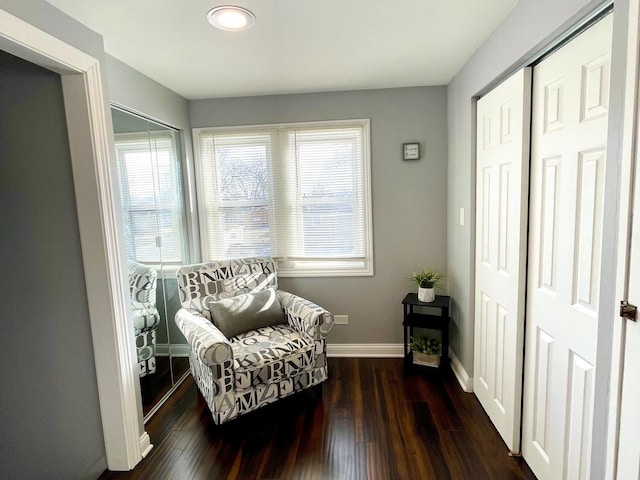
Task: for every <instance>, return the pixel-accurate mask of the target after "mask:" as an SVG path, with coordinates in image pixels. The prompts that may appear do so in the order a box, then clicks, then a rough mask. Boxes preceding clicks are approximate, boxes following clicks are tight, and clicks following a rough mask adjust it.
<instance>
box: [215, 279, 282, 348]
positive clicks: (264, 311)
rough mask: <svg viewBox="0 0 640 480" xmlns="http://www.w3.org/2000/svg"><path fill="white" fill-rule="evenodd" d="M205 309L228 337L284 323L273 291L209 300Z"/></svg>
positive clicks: (280, 308)
mask: <svg viewBox="0 0 640 480" xmlns="http://www.w3.org/2000/svg"><path fill="white" fill-rule="evenodd" d="M206 306H207V308H208V310H209V311H210V312H211V321H212V322H213V324H214V325H215V326H216V327H218V329H219V330H220V331H221V332H222V333H223V334H224V336H225V337H227V338H231V337H235V336H236V335H239V334H240V333H244V332H248V331H249V330H255V329H257V328H260V327H270V326H272V325H278V324H279V323H287V317H286V316H285V314H284V310H282V306H281V305H280V301H279V300H278V297H277V296H276V291H275V290H274V289H273V288H269V289H267V290H262V291H260V292H256V293H245V294H243V295H236V296H235V297H231V298H222V299H220V300H213V299H209V300H207V302H206Z"/></svg>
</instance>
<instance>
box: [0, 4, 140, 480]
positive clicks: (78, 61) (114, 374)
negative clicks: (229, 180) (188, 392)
mask: <svg viewBox="0 0 640 480" xmlns="http://www.w3.org/2000/svg"><path fill="white" fill-rule="evenodd" d="M0 49H2V50H4V51H6V52H8V53H10V54H12V55H14V56H16V57H19V58H22V59H24V60H26V61H28V62H31V63H33V64H36V65H39V66H41V67H44V68H46V69H48V70H51V71H54V72H56V73H58V74H60V76H61V78H62V90H63V95H64V104H65V111H66V118H67V128H68V134H69V146H70V151H71V167H72V171H73V179H74V191H75V198H76V208H77V214H78V225H79V229H80V241H81V246H82V259H83V263H84V276H85V283H86V288H87V299H88V306H89V318H90V323H91V336H92V343H93V350H94V357H95V367H96V377H97V385H98V394H99V399H100V412H101V417H102V429H103V435H104V443H105V452H106V457H107V466H108V468H109V469H110V470H131V469H132V468H133V467H134V466H135V465H136V464H137V463H138V462H139V461H140V460H141V459H142V457H143V456H144V455H146V454H147V452H148V451H149V450H150V449H151V448H152V445H151V443H150V440H149V436H148V435H147V433H146V432H144V429H143V428H144V427H143V424H142V411H141V410H142V407H141V402H140V386H139V382H138V378H137V370H136V366H137V362H136V359H135V344H134V338H133V335H131V334H130V333H131V332H132V331H133V330H132V328H133V327H132V325H130V322H131V320H130V315H129V313H128V312H129V309H130V306H129V301H128V285H127V284H126V282H125V280H124V279H125V273H126V269H125V257H124V255H123V252H124V250H123V248H122V241H121V239H122V238H123V233H122V222H121V213H120V210H119V208H118V206H117V204H116V202H115V200H117V192H114V187H113V185H114V182H113V181H112V180H113V179H115V173H114V171H113V166H112V164H111V162H110V158H112V155H111V149H112V142H111V136H112V134H111V128H110V124H109V120H108V117H107V111H106V110H107V108H108V104H109V102H108V101H107V99H106V97H105V95H104V91H103V87H102V75H101V70H100V61H99V60H98V59H96V58H94V57H92V56H90V55H88V54H86V53H84V52H82V51H80V50H78V49H77V48H75V47H73V46H72V45H69V44H67V43H65V42H64V41H62V40H60V39H58V38H56V37H54V36H52V35H50V34H48V33H47V32H45V31H43V30H40V29H39V28H37V27H35V26H33V25H31V24H29V23H27V22H25V21H23V20H21V19H19V18H17V17H15V16H13V15H11V14H10V13H8V12H6V11H5V10H2V9H0Z"/></svg>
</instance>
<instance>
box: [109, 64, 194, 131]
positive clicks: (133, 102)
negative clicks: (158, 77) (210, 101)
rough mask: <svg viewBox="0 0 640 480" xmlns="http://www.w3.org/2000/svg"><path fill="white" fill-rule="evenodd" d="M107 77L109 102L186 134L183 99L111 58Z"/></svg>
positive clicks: (184, 100) (187, 115)
mask: <svg viewBox="0 0 640 480" xmlns="http://www.w3.org/2000/svg"><path fill="white" fill-rule="evenodd" d="M106 74H107V81H108V83H109V94H110V97H111V101H112V102H114V103H117V104H118V105H121V106H124V107H127V108H129V109H130V110H133V111H135V112H138V113H142V114H144V115H146V116H147V117H150V118H152V119H154V120H158V121H160V122H163V123H166V124H169V125H171V126H172V127H175V128H177V129H180V130H187V133H188V130H189V102H188V101H187V100H186V99H184V98H183V97H181V96H180V95H178V94H177V93H174V92H173V91H172V90H169V89H168V88H167V87H165V86H164V85H161V84H159V83H158V82H156V81H155V80H152V79H150V78H149V77H147V76H145V75H143V74H142V73H140V72H138V71H137V70H135V69H133V68H131V67H130V66H129V65H127V64H125V63H122V62H121V61H120V60H118V59H117V58H114V57H112V56H110V55H106Z"/></svg>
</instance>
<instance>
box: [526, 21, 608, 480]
mask: <svg viewBox="0 0 640 480" xmlns="http://www.w3.org/2000/svg"><path fill="white" fill-rule="evenodd" d="M611 25H612V17H611V15H610V16H608V17H606V18H604V19H603V20H601V21H600V22H598V23H597V24H596V25H594V26H593V27H591V28H589V29H588V30H587V31H585V32H584V33H582V34H581V35H580V36H578V37H577V38H575V39H574V40H572V41H571V42H570V43H568V44H567V45H565V46H563V47H562V48H561V49H559V50H558V51H556V52H555V53H553V54H552V55H551V56H549V57H548V58H546V59H545V60H544V61H542V62H541V63H540V64H539V65H537V66H536V67H535V68H534V71H533V104H532V105H533V107H532V133H531V197H530V198H531V204H530V205H531V207H530V213H529V217H530V219H529V221H530V223H529V253H528V258H529V262H528V265H529V270H528V289H527V338H526V351H527V357H526V359H525V385H524V414H523V415H524V418H523V454H524V457H525V459H526V460H527V463H529V465H530V466H531V468H532V470H533V471H534V473H535V474H536V475H537V476H538V478H540V479H547V478H558V479H560V478H567V479H574V478H575V479H582V478H588V477H589V462H590V459H589V457H590V452H591V444H590V439H591V418H592V413H593V394H594V385H593V379H594V373H595V371H594V365H595V363H596V341H597V324H598V319H597V311H598V294H599V278H600V249H601V242H602V219H603V186H604V166H605V145H606V136H607V110H608V104H607V101H608V100H607V99H608V97H609V91H608V88H609V58H610V44H611Z"/></svg>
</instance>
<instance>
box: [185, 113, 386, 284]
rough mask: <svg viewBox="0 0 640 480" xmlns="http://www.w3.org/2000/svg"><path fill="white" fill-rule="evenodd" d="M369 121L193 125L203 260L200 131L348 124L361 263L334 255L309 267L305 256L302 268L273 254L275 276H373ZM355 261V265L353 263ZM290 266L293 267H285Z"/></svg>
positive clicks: (206, 258)
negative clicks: (357, 159)
mask: <svg viewBox="0 0 640 480" xmlns="http://www.w3.org/2000/svg"><path fill="white" fill-rule="evenodd" d="M370 124H371V121H370V120H369V119H368V118H363V119H350V120H326V121H317V122H292V123H273V124H258V125H241V126H226V127H200V128H193V129H192V135H193V148H194V153H195V155H194V157H195V167H196V182H195V183H196V198H197V201H198V211H199V212H200V215H199V216H198V217H199V218H198V225H199V227H200V228H199V230H200V246H201V250H202V259H203V261H205V262H206V261H209V260H210V259H211V255H210V252H209V246H208V242H207V239H206V231H207V225H206V220H205V218H204V217H205V215H204V212H205V211H206V209H205V198H206V196H205V192H204V191H203V186H202V180H201V178H202V172H203V164H202V155H201V153H202V152H201V148H200V135H201V134H203V133H204V134H206V133H216V134H220V133H225V132H234V133H235V132H244V131H247V132H249V131H251V132H258V131H260V130H273V129H278V128H282V129H285V128H286V129H293V128H296V127H299V128H313V127H318V128H326V127H328V126H331V127H336V128H348V127H361V128H362V143H363V145H362V156H363V165H362V176H363V187H362V188H363V192H362V193H363V198H364V201H363V209H364V211H363V224H364V225H363V226H364V237H365V238H364V242H363V243H364V248H365V256H364V257H363V258H362V261H363V263H364V265H362V264H360V263H359V262H357V261H354V260H353V259H348V260H347V259H344V260H340V259H336V260H335V261H334V262H331V261H328V260H324V259H318V261H319V262H322V265H324V267H323V268H318V269H311V268H309V266H311V265H312V261H310V260H308V259H307V260H305V262H304V263H305V264H306V268H304V269H300V270H295V264H296V259H294V258H280V257H274V260H276V262H277V266H278V276H279V277H291V278H294V277H367V276H373V272H374V266H373V258H374V256H373V221H372V218H373V212H372V203H373V197H372V192H371V133H370ZM330 263H334V264H335V265H334V267H332V268H327V265H328V264H330ZM354 264H357V266H354ZM290 266H294V268H293V269H291V270H290V269H288V267H290Z"/></svg>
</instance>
